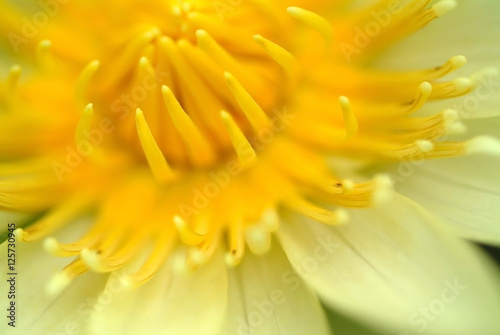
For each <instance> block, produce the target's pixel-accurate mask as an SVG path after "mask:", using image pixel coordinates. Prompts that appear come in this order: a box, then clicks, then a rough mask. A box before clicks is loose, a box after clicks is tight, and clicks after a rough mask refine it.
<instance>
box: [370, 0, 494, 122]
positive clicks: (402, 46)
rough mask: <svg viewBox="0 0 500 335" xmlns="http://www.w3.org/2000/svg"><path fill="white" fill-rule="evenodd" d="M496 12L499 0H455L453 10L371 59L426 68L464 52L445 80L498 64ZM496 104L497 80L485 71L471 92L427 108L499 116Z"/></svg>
mask: <svg viewBox="0 0 500 335" xmlns="http://www.w3.org/2000/svg"><path fill="white" fill-rule="evenodd" d="M499 12H500V2H499V1H494V0H473V1H470V0H459V1H458V6H457V7H456V9H454V10H452V11H451V12H449V13H448V14H446V15H444V16H443V17H441V18H439V19H438V20H436V21H435V22H432V23H431V24H430V25H429V26H427V27H425V28H424V29H422V30H421V31H419V32H418V33H416V34H415V35H413V36H410V37H409V38H407V39H405V40H403V41H401V42H399V43H397V44H396V45H395V46H394V47H392V48H390V49H389V50H388V52H387V53H384V54H383V56H382V57H380V59H378V60H377V65H378V66H381V67H383V68H392V69H394V68H401V69H415V68H431V67H433V66H436V65H439V64H441V63H443V62H444V61H446V60H447V59H449V58H450V57H452V56H455V55H464V56H465V57H467V60H468V63H467V65H466V66H464V67H463V68H461V69H459V70H458V71H456V72H455V73H453V74H452V75H451V76H449V77H450V78H455V77H460V76H466V77H468V76H470V75H472V74H474V73H476V72H477V71H481V70H483V69H485V68H491V67H497V68H500V44H499V43H498V36H499V34H500V15H498V13H499ZM499 106H500V78H499V77H498V76H496V77H495V76H490V75H488V76H486V78H485V80H483V81H482V84H480V88H479V89H478V90H477V91H476V92H473V93H471V94H469V95H468V96H466V97H462V98H458V99H454V100H446V101H444V102H439V103H438V104H435V105H434V106H433V107H432V108H433V109H434V110H437V111H439V110H440V109H442V108H453V109H457V110H458V111H459V112H460V115H462V117H464V118H477V117H486V116H493V115H499V114H500V108H499ZM428 107H430V106H428ZM427 109H429V108H427Z"/></svg>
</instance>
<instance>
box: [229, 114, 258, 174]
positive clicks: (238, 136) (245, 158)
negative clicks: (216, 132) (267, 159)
mask: <svg viewBox="0 0 500 335" xmlns="http://www.w3.org/2000/svg"><path fill="white" fill-rule="evenodd" d="M220 115H221V118H222V120H223V121H224V125H225V126H226V130H227V132H228V134H229V137H230V138H231V142H232V143H233V147H234V149H235V150H236V153H237V154H238V158H239V159H240V162H241V163H242V164H244V165H246V164H249V163H251V162H252V161H254V160H255V158H257V154H256V153H255V151H254V149H253V148H252V145H251V144H250V142H248V140H247V138H246V137H245V134H243V132H242V130H241V129H240V127H238V124H236V122H235V121H234V119H233V117H232V116H231V115H230V114H229V113H228V112H226V111H221V113H220Z"/></svg>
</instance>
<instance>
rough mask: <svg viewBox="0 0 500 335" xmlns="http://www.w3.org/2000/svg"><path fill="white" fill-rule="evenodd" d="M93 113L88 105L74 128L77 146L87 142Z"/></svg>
mask: <svg viewBox="0 0 500 335" xmlns="http://www.w3.org/2000/svg"><path fill="white" fill-rule="evenodd" d="M93 113H94V110H93V105H92V104H91V103H90V104H88V105H87V106H86V107H85V109H84V110H83V113H82V116H81V117H80V121H79V122H78V125H77V127H76V132H75V141H76V143H77V144H78V143H81V142H83V141H86V140H87V136H88V134H89V133H90V127H91V123H92V115H93ZM85 135H87V136H85Z"/></svg>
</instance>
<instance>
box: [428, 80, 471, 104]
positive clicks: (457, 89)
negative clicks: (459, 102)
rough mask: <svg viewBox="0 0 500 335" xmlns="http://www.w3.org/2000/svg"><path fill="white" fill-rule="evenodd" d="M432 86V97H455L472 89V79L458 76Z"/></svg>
mask: <svg viewBox="0 0 500 335" xmlns="http://www.w3.org/2000/svg"><path fill="white" fill-rule="evenodd" d="M432 88H433V90H432V93H431V98H432V99H445V98H455V97H459V96H461V95H464V94H467V93H469V92H470V91H471V89H472V80H471V79H469V78H457V79H454V80H452V81H450V82H446V83H436V84H433V86H432Z"/></svg>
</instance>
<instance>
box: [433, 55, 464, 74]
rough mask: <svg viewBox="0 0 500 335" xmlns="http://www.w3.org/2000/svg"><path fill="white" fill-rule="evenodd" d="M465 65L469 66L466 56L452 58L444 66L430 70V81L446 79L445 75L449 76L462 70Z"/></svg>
mask: <svg viewBox="0 0 500 335" xmlns="http://www.w3.org/2000/svg"><path fill="white" fill-rule="evenodd" d="M465 64H467V58H465V56H461V55H459V56H454V57H451V58H450V59H449V60H448V61H447V62H446V63H445V64H443V65H442V66H439V67H437V68H435V69H432V70H430V75H431V76H429V77H428V79H431V78H433V79H434V78H441V77H444V76H445V75H447V74H449V73H451V72H453V71H455V70H458V69H459V68H461V67H462V66H464V65H465Z"/></svg>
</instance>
